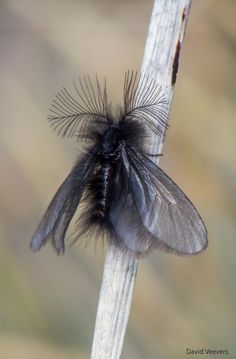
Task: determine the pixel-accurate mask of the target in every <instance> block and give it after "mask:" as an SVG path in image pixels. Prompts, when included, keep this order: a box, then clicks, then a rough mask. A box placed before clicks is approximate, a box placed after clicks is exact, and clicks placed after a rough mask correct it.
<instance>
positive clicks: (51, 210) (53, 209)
mask: <svg viewBox="0 0 236 359" xmlns="http://www.w3.org/2000/svg"><path fill="white" fill-rule="evenodd" d="M93 158H94V156H93V155H92V153H90V152H89V153H88V154H86V155H85V156H84V157H83V158H82V159H81V160H80V161H79V162H77V163H76V164H75V166H74V167H73V169H72V171H71V172H70V174H69V175H68V177H67V178H66V179H65V181H64V182H63V183H62V184H61V186H60V187H59V189H58V190H57V192H56V194H55V196H54V197H53V199H52V201H51V203H50V204H49V206H48V208H47V210H46V213H45V214H44V216H43V218H42V220H41V222H40V223H39V225H38V228H37V229H36V231H35V233H34V235H33V237H32V240H31V244H30V247H31V249H32V250H33V251H34V252H36V251H39V250H40V249H41V247H42V246H43V245H45V244H46V242H47V241H48V240H49V239H51V242H52V245H53V248H54V250H55V251H56V252H57V254H60V253H61V252H62V253H63V252H64V238H65V234H66V231H67V229H68V226H69V224H70V221H71V220H72V217H73V216H74V214H75V211H76V209H77V207H78V205H79V202H80V199H81V196H82V194H83V190H84V186H85V185H86V183H87V180H88V178H89V176H90V174H91V173H92V171H93V168H94V159H93Z"/></svg>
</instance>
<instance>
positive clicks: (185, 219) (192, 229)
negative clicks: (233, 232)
mask: <svg viewBox="0 0 236 359" xmlns="http://www.w3.org/2000/svg"><path fill="white" fill-rule="evenodd" d="M122 158H123V160H122V161H123V162H124V161H126V162H127V163H129V182H130V186H131V187H132V194H133V198H134V201H135V204H136V207H137V210H138V213H139V215H140V218H141V221H142V223H143V224H144V226H145V227H146V229H147V230H148V231H149V232H150V233H151V234H152V235H153V237H155V238H156V242H157V244H156V245H157V247H158V246H159V247H160V248H162V249H164V250H167V251H169V252H174V253H177V254H183V255H184V254H185V255H191V254H197V253H199V252H201V251H202V250H204V249H205V248H206V247H207V232H206V228H205V225H204V223H203V221H202V218H201V217H200V215H199V213H198V211H197V210H196V208H195V207H194V205H193V204H192V202H191V201H190V200H189V199H188V198H187V196H186V195H185V194H184V193H183V191H181V189H180V188H179V187H178V186H177V185H176V184H175V183H174V182H173V181H172V180H171V179H170V177H168V176H167V175H166V174H165V173H164V172H163V171H162V170H161V169H160V168H159V167H158V166H157V165H155V164H154V163H153V162H152V161H151V160H150V159H149V158H148V157H147V156H146V155H145V154H144V153H143V152H142V151H141V150H139V149H134V148H131V147H127V149H126V150H125V149H123V150H122Z"/></svg>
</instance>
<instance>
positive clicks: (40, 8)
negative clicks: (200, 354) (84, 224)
mask: <svg viewBox="0 0 236 359" xmlns="http://www.w3.org/2000/svg"><path fill="white" fill-rule="evenodd" d="M151 8H152V1H150V0H133V1H131V0H129V1H128V0H126V1H125V0H124V1H121V0H120V1H118V0H117V1H111V0H106V1H104V0H93V1H82V0H78V1H70V0H64V1H63V0H42V1H39V0H38V1H36V0H34V1H33V0H29V1H28V0H8V1H7V0H6V1H1V2H0V89H1V97H0V106H1V119H0V121H1V131H0V166H1V168H0V359H15V358H17V359H18V358H19V359H21V358H24V359H31V358H32V357H33V358H34V359H37V358H46V359H54V358H57V359H64V358H68V359H73V358H78V359H82V358H89V351H90V346H91V341H92V334H93V327H94V322H95V315H96V307H97V301H98V294H99V288H100V281H101V276H102V270H103V262H104V255H105V250H104V248H102V246H99V245H97V247H96V250H95V248H94V246H93V245H92V244H90V245H89V246H88V247H87V248H83V247H82V246H80V245H79V244H76V245H74V246H73V247H69V246H68V247H67V249H66V253H65V255H64V256H62V257H57V256H56V255H55V254H54V253H53V251H52V249H51V246H50V245H48V246H47V247H45V248H43V250H42V251H41V252H40V253H38V254H33V253H31V251H30V249H29V241H30V238H31V235H32V233H33V231H34V230H35V228H36V226H37V224H38V222H39V220H40V219H41V216H42V215H43V213H44V211H45V209H46V207H47V204H48V202H49V201H50V199H51V198H52V196H53V194H54V193H55V191H56V189H57V188H58V186H59V185H60V183H61V182H62V181H63V179H64V178H65V176H66V175H67V173H68V171H69V170H70V168H71V166H72V164H73V162H74V160H75V158H76V156H77V153H78V145H77V144H76V143H75V142H73V141H69V140H63V139H61V138H60V137H57V136H56V135H55V133H53V131H52V130H51V129H50V128H49V125H48V123H47V121H46V115H47V114H48V108H49V106H50V101H51V99H52V97H53V96H54V95H55V93H56V92H57V91H58V90H59V89H60V88H61V87H62V86H66V87H68V88H70V86H71V84H72V80H74V79H76V78H77V76H79V75H83V74H87V73H89V74H92V75H93V74H95V73H98V74H101V75H102V76H103V75H107V77H108V79H109V83H110V84H112V86H110V93H111V97H112V99H113V100H114V101H117V100H119V99H120V97H121V96H120V95H121V89H122V82H123V78H124V72H125V70H127V69H139V68H140V65H141V62H142V55H143V50H144V45H145V37H146V34H147V29H148V23H149V17H150V13H151ZM235 15H236V3H235V1H233V0H195V1H193V5H192V9H191V14H190V18H189V23H188V28H187V34H186V37H185V42H184V48H183V51H182V52H181V63H180V69H179V73H178V81H177V85H176V89H175V95H174V101H173V106H172V109H171V115H170V130H169V131H168V136H167V139H166V143H165V148H164V157H163V159H162V161H161V166H162V168H164V169H165V170H166V171H167V172H168V173H169V175H170V176H171V177H172V178H173V179H174V180H175V181H176V182H177V183H178V184H179V185H180V187H181V188H183V189H184V191H185V192H186V193H187V194H188V196H189V197H190V198H191V199H192V200H193V202H194V203H195V204H196V206H197V208H198V209H199V211H200V213H201V215H202V216H203V218H204V220H205V223H206V225H207V228H208V232H209V248H208V249H207V251H206V252H205V253H203V254H201V255H199V256H196V257H194V258H181V257H176V256H173V255H168V254H165V253H161V252H158V251H156V252H153V253H152V254H151V255H150V256H149V257H148V258H146V259H145V260H143V261H142V262H141V263H140V267H139V273H138V277H137V282H136V287H135V292H134V299H133V304H132V311H131V316H130V320H129V325H128V331H127V335H126V338H125V344H124V351H123V358H128V359H143V358H147V359H157V358H162V359H163V358H164V359H165V358H166V359H172V358H177V359H178V358H184V357H187V356H186V354H185V351H186V348H192V349H197V348H217V349H228V351H229V355H228V356H227V357H228V358H236V344H235V334H236V318H235V302H236V281H235V275H236V266H235V257H236V253H235V243H236V238H235V233H236V217H235V214H236V213H235V212H236V200H235V198H236V186H235V182H236V181H235V179H236V176H235V174H236V101H235V95H236V70H235V69H236V21H235ZM188 357H190V355H189V356H188ZM218 357H219V356H218Z"/></svg>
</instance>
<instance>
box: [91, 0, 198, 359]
mask: <svg viewBox="0 0 236 359" xmlns="http://www.w3.org/2000/svg"><path fill="white" fill-rule="evenodd" d="M190 3H191V0H168V1H167V0H155V1H154V7H153V12H152V17H151V22H150V26H149V33H148V37H147V43H146V48H145V53H144V59H143V65H142V69H141V72H142V73H145V74H149V75H151V77H152V78H154V79H155V80H156V81H157V83H158V84H160V86H161V87H162V89H163V92H164V93H165V97H166V98H167V100H168V109H169V108H170V104H171V100H172V96H173V88H174V85H175V82H176V75H177V70H178V61H179V54H180V50H181V46H182V41H183V36H184V31H185V27H186V23H187V18H188V14H189V10H190ZM162 146H163V141H160V139H159V138H158V137H157V136H153V137H152V138H151V143H150V153H160V152H161V150H162ZM137 269H138V260H137V258H136V257H135V256H134V255H132V254H128V253H123V252H121V251H120V250H119V249H116V248H114V247H109V248H108V251H107V254H106V259H105V266H104V273H103V280H102V286H101V290H100V297H99V305H98V311H97V318H96V325H95V331H94V338H93V346H92V354H91V359H118V358H120V356H121V351H122V346H123V340H124V335H125V331H126V326H127V322H128V317H129V312H130V306H131V300H132V293H133V288H134V283H135V277H136V273H137Z"/></svg>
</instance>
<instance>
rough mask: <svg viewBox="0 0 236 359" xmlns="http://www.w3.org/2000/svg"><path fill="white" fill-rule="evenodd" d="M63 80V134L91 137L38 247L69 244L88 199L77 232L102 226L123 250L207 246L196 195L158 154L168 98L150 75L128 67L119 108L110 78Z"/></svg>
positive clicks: (56, 115)
mask: <svg viewBox="0 0 236 359" xmlns="http://www.w3.org/2000/svg"><path fill="white" fill-rule="evenodd" d="M74 88H75V92H76V94H77V97H78V99H75V98H74V97H73V96H71V94H70V93H69V92H68V91H67V90H66V89H65V88H63V89H62V90H61V91H60V92H59V93H58V94H57V95H56V97H55V99H54V100H53V103H52V106H51V110H50V111H51V112H50V116H49V117H48V120H49V122H50V123H51V125H52V127H53V128H54V130H56V131H57V132H58V134H61V135H62V136H69V137H76V138H77V140H78V141H85V142H87V143H88V144H89V147H88V150H87V152H86V153H85V154H83V155H82V157H81V158H80V159H79V160H78V161H77V162H76V164H75V166H74V167H73V168H72V171H71V172H70V174H69V175H68V177H67V178H66V179H65V181H64V182H63V183H62V185H61V186H60V188H59V189H58V191H57V193H56V194H55V196H54V198H53V199H52V201H51V203H50V205H49V207H48V209H47V211H46V213H45V215H44V217H43V218H42V220H41V222H40V224H39V226H38V228H37V230H36V232H35V234H34V236H33V238H32V241H31V248H32V250H33V251H38V250H40V248H41V247H42V246H43V245H45V243H46V242H47V241H48V240H49V239H50V240H51V243H52V245H53V248H54V249H55V251H56V252H57V253H58V254H60V253H63V252H64V248H65V246H64V240H65V236H66V232H67V230H68V226H69V224H70V222H71V220H72V217H73V216H74V214H75V212H76V209H77V208H78V206H79V205H80V216H79V218H78V220H77V221H76V230H75V231H74V234H75V235H76V239H77V238H80V237H84V236H86V235H87V236H89V237H90V236H91V235H92V234H95V235H96V237H100V236H101V235H102V236H103V237H105V238H106V239H107V242H108V244H111V243H112V244H114V245H117V246H119V247H120V248H121V249H122V250H125V251H130V252H132V253H135V254H137V255H144V254H146V253H148V252H149V251H150V250H151V249H153V248H156V247H157V248H160V249H162V250H165V251H167V252H173V253H177V254H180V255H191V254H197V253H199V252H201V251H202V250H204V249H205V248H206V246H207V233H206V228H205V226H204V223H203V221H202V219H201V217H200V215H199V213H198V212H197V210H196V208H195V207H194V206H193V204H192V203H191V201H190V200H189V199H188V198H187V197H186V195H185V194H184V193H183V192H182V191H181V190H180V189H179V187H178V186H177V185H176V184H175V183H174V182H173V181H172V180H171V179H170V178H169V177H168V176H167V175H166V174H165V173H164V172H163V171H162V170H161V169H160V168H159V167H158V166H157V165H156V164H155V163H154V162H153V161H152V160H151V159H150V156H149V155H148V154H147V150H146V147H147V145H148V137H149V135H150V132H151V131H152V132H154V133H155V134H156V135H157V136H161V137H162V136H164V135H165V131H166V128H167V110H165V108H166V101H165V98H164V96H163V95H162V94H161V89H160V88H159V87H158V85H157V84H156V83H155V81H153V80H151V79H150V78H149V77H145V76H138V75H137V73H134V72H131V73H129V72H127V73H126V74H125V81H124V105H123V107H122V108H121V107H120V108H117V110H116V111H114V109H112V107H111V104H110V103H109V101H108V98H107V91H106V82H105V83H104V85H103V86H101V85H100V84H99V81H98V79H97V78H96V81H95V83H94V84H93V83H92V81H91V80H90V78H89V77H85V78H84V79H83V80H79V86H78V85H76V84H75V83H74Z"/></svg>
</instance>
